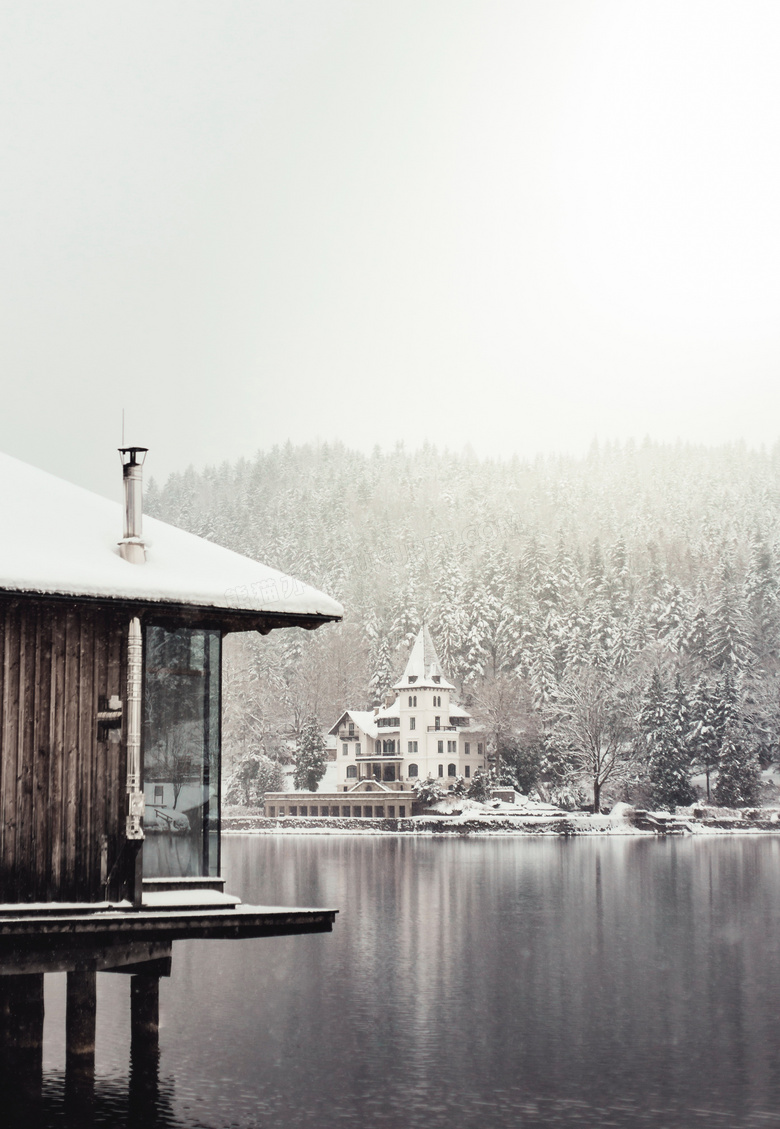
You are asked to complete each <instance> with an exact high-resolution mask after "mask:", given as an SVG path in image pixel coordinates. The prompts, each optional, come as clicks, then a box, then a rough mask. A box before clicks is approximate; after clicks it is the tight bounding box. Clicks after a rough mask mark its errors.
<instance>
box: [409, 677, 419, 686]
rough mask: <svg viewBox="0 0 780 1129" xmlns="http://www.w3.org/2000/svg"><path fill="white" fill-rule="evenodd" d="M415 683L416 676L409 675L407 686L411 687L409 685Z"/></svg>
mask: <svg viewBox="0 0 780 1129" xmlns="http://www.w3.org/2000/svg"><path fill="white" fill-rule="evenodd" d="M416 681H417V675H416V674H410V675H409V685H410V686H411V684H412V683H413V682H416Z"/></svg>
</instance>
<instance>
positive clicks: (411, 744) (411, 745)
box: [406, 741, 417, 753]
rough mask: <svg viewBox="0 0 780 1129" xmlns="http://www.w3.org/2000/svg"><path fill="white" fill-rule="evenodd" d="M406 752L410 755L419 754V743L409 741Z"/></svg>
mask: <svg viewBox="0 0 780 1129" xmlns="http://www.w3.org/2000/svg"><path fill="white" fill-rule="evenodd" d="M406 751H407V752H408V753H416V752H417V742H416V741H407V748H406Z"/></svg>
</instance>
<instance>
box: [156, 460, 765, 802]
mask: <svg viewBox="0 0 780 1129" xmlns="http://www.w3.org/2000/svg"><path fill="white" fill-rule="evenodd" d="M146 508H147V512H148V513H150V514H151V515H153V516H155V517H160V518H162V519H163V520H165V521H168V522H171V523H172V524H174V525H178V526H181V527H182V528H184V529H188V530H190V531H192V532H193V533H197V534H199V535H201V536H203V537H207V538H209V539H211V540H213V541H215V542H217V543H219V544H221V545H225V546H227V547H229V548H231V549H235V550H236V551H238V552H240V553H244V554H246V555H248V556H251V557H255V558H257V559H258V560H261V561H263V562H265V563H266V564H269V565H271V566H273V567H275V568H278V569H280V570H282V571H283V572H287V573H289V574H291V575H292V576H294V577H296V578H298V579H301V580H304V581H306V582H308V583H311V584H313V585H314V586H315V587H317V588H321V589H322V590H323V591H325V592H327V593H329V594H330V595H332V596H334V597H336V598H337V599H339V600H340V601H341V602H342V603H343V604H344V607H345V609H346V615H345V619H344V622H343V623H342V624H340V625H338V626H327V627H324V628H322V629H320V630H319V631H317V632H313V633H307V632H305V631H281V632H274V633H272V634H271V635H270V636H268V637H266V638H261V637H259V636H233V637H230V638H229V640H228V644H227V646H226V666H225V685H224V699H225V707H226V723H225V746H226V747H225V752H226V758H227V765H228V769H229V771H235V770H236V767H237V766H238V765H239V764H240V763H241V762H242V760H243V761H244V762H245V761H246V759H247V758H249V759H250V760H251V759H257V758H261V759H262V760H265V758H267V759H268V760H269V761H271V762H274V761H278V760H280V759H286V758H287V756H288V755H289V750H290V749H292V748H293V747H294V745H295V743H296V741H298V740H299V739H300V735H301V733H302V732H303V731H304V730H305V729H306V727H307V726H311V724H312V720H313V719H314V720H316V722H317V723H318V724H319V725H320V726H321V727H330V726H331V725H332V724H333V723H334V722H335V720H336V719H337V718H338V716H339V714H340V713H341V711H342V710H343V709H344V708H346V707H351V708H357V709H366V708H368V707H370V706H371V705H372V704H374V703H376V702H378V701H379V700H380V699H381V697H382V696H383V695H384V694H385V693H386V692H387V690H388V688H389V687H390V686H391V685H392V683H393V681H394V679H395V677H396V676H397V675H398V673H399V672H400V670H401V669H402V668H403V666H404V664H405V662H406V659H407V657H408V648H409V646H410V643H411V640H412V638H413V636H414V634H415V633H416V631H417V630H418V628H419V626H420V622H421V620H422V619H423V618H424V619H425V620H426V622H427V623H428V624H429V626H430V628H431V631H432V633H433V635H434V639H435V642H436V645H437V648H438V650H439V655H440V657H441V660H442V663H443V665H444V668H445V671H446V672H447V674H448V675H449V677H450V678H452V679H453V680H454V681H455V682H457V683H458V684H459V685H460V686H461V688H462V699H463V702H464V704H465V705H467V706H468V707H469V708H470V709H471V712H472V713H473V714H474V716H475V717H478V718H479V719H480V720H481V721H482V722H483V723H484V725H485V727H486V730H487V733H488V738H489V747H490V748H491V749H493V750H494V751H495V750H496V749H497V750H498V752H499V753H500V761H499V762H498V763H499V764H500V765H501V769H502V772H503V773H504V774H505V775H509V776H512V777H514V778H515V779H516V780H517V781H518V783H519V784H520V785H521V786H522V787H523V788H525V789H527V788H530V787H533V786H534V785H541V787H542V788H543V789H544V788H545V787H547V788H548V789H552V790H553V791H555V790H556V789H557V791H558V794H559V795H563V794H564V793H568V794H571V795H573V796H575V798H579V799H580V800H582V799H583V798H585V797H587V798H589V799H591V800H592V799H593V797H594V790H595V794H596V795H595V798H596V800H597V802H598V801H599V800H600V801H601V802H603V801H604V799H605V798H606V796H611V797H612V798H620V799H623V798H626V797H630V798H636V796H637V795H638V796H640V798H643V799H644V800H645V801H646V802H650V801H655V802H657V803H659V804H661V803H666V804H673V803H684V802H689V801H690V798H691V797H692V796H693V794H694V793H693V792H692V790H691V778H692V776H693V775H697V779H698V780H699V781H701V782H703V784H702V787H704V788H705V789H709V790H710V791H711V794H712V796H713V798H714V799H715V798H716V784H717V783H718V780H719V778H720V786H719V794H720V795H721V797H722V799H723V802H730V803H734V802H743V803H753V802H755V801H756V800H757V799H758V796H759V782H760V774H759V766H760V765H762V766H764V767H766V766H767V765H768V764H770V763H771V762H773V761H775V760H776V759H777V755H778V738H779V736H780V705H779V703H778V665H779V662H778V659H779V656H780V602H779V599H778V593H779V591H780V561H778V555H777V554H778V545H780V447H778V448H776V449H774V450H773V451H772V452H756V451H750V450H747V449H746V448H744V447H742V446H728V447H720V448H700V447H689V446H682V445H679V446H659V445H654V444H652V443H649V442H646V443H643V444H641V445H634V444H632V443H628V444H626V445H602V446H597V445H595V444H594V446H593V447H592V449H591V451H590V452H589V454H588V455H587V456H586V457H584V458H581V459H576V458H570V457H547V458H538V459H536V460H535V461H533V462H524V461H523V460H521V459H514V460H512V461H503V462H502V461H492V460H480V459H477V458H476V457H474V456H473V455H470V454H468V453H463V454H451V453H448V452H440V451H437V450H436V449H435V448H433V447H425V448H423V449H422V450H420V451H417V452H414V453H410V452H408V451H406V450H405V449H404V448H402V447H399V448H397V449H395V450H393V451H389V452H382V451H380V450H379V449H376V450H375V451H374V453H373V454H371V455H365V454H361V453H358V452H356V451H354V450H350V449H349V448H348V447H346V446H342V445H341V444H338V443H335V444H321V445H318V446H300V447H294V446H292V445H290V444H287V445H286V446H284V447H278V448H274V449H273V450H271V451H268V452H260V453H259V454H258V455H257V457H256V458H255V459H254V460H252V461H248V460H240V461H238V462H236V463H235V464H233V465H228V464H225V465H223V466H221V467H218V468H216V467H215V468H208V469H206V470H204V471H202V472H200V473H199V472H196V471H195V470H193V469H189V470H187V471H185V472H184V473H182V474H176V475H173V476H171V478H169V479H168V481H167V482H166V483H165V484H164V485H160V484H156V483H151V484H150V488H149V491H148V495H147V506H146ZM245 767H246V766H245ZM255 776H257V778H258V779H265V778H266V777H267V776H268V773H263V772H262V771H261V772H259V773H255ZM244 778H246V771H245V772H244Z"/></svg>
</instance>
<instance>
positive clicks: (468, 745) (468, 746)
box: [463, 741, 471, 756]
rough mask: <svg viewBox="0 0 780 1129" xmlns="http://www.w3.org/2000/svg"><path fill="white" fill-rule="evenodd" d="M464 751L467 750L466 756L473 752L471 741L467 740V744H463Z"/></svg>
mask: <svg viewBox="0 0 780 1129" xmlns="http://www.w3.org/2000/svg"><path fill="white" fill-rule="evenodd" d="M463 751H464V752H465V754H466V756H468V755H469V753H470V752H471V745H470V744H469V742H468V741H467V742H466V744H465V745H464V746H463Z"/></svg>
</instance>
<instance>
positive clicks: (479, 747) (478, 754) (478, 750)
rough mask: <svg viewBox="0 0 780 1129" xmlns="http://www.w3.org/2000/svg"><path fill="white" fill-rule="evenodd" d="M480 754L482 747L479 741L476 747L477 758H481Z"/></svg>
mask: <svg viewBox="0 0 780 1129" xmlns="http://www.w3.org/2000/svg"><path fill="white" fill-rule="evenodd" d="M482 752H483V747H482V742H481V741H480V743H479V744H478V745H477V756H478V757H481V756H482Z"/></svg>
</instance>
